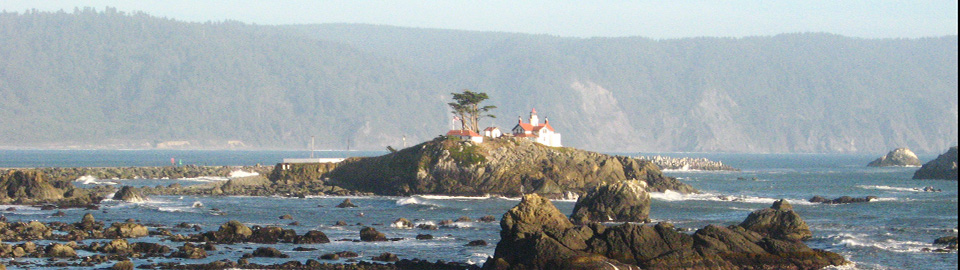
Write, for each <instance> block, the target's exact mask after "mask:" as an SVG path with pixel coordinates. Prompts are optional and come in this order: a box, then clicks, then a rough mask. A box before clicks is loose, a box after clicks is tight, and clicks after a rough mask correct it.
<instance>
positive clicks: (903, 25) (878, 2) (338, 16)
mask: <svg viewBox="0 0 960 270" xmlns="http://www.w3.org/2000/svg"><path fill="white" fill-rule="evenodd" d="M957 2H958V1H956V0H953V1H943V0H905V1H885V0H873V1H864V0H830V1H823V0H798V1H795V0H727V1H706V0H675V1H647V0H633V1H626V0H619V1H618V0H595V1H568V0H555V1H517V0H510V1H501V0H483V1H480V0H474V1H466V0H444V1H422V0H393V1H380V0H313V1H309V0H286V1H249V0H235V1H223V0H162V1H156V0H136V1H134V0H123V1H120V0H87V1H77V0H72V1H67V0H63V1H60V0H42V1H37V0H2V1H0V10H5V11H7V12H20V13H22V12H24V11H26V10H28V9H37V10H39V11H58V10H64V11H66V12H72V11H73V9H74V8H75V7H80V8H83V7H93V8H96V9H97V10H103V8H104V7H114V8H117V9H118V10H120V11H125V12H134V11H143V12H145V13H147V14H150V15H153V16H157V17H166V18H171V19H176V20H181V21H191V22H206V21H223V20H235V21H241V22H245V23H251V24H260V25H276V24H315V23H364V24H377V25H392V26H402V27H419V28H441V29H457V30H475V31H498V32H517V33H529V34H548V35H555V36H564V37H623V36H641V37H648V38H682V37H703V36H709V37H744V36H770V35H776V34H781V33H797V32H827V33H833V34H839V35H844V36H851V37H862V38H916V37H930V36H943V35H957Z"/></svg>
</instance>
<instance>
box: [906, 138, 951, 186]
mask: <svg viewBox="0 0 960 270" xmlns="http://www.w3.org/2000/svg"><path fill="white" fill-rule="evenodd" d="M913 179H941V180H954V181H957V147H956V146H954V147H950V150H947V152H946V153H943V154H941V155H940V156H937V158H936V159H934V160H931V161H930V162H927V163H926V164H923V167H920V169H919V170H917V172H916V173H914V174H913Z"/></svg>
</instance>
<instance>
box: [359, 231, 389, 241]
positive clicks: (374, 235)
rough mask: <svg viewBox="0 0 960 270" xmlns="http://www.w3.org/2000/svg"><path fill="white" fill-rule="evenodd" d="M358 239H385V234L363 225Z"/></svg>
mask: <svg viewBox="0 0 960 270" xmlns="http://www.w3.org/2000/svg"><path fill="white" fill-rule="evenodd" d="M360 241H364V242H373V241H387V236H386V235H384V234H383V233H381V232H378V231H377V230H376V229H374V228H371V227H363V229H361V230H360Z"/></svg>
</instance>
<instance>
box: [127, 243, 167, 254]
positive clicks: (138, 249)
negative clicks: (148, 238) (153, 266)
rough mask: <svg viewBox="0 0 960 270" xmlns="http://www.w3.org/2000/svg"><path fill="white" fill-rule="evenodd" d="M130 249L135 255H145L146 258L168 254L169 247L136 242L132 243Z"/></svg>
mask: <svg viewBox="0 0 960 270" xmlns="http://www.w3.org/2000/svg"><path fill="white" fill-rule="evenodd" d="M130 246H131V249H132V250H133V252H135V253H140V254H145V255H147V256H159V255H161V254H167V253H169V252H170V247H168V246H164V245H161V244H156V243H145V242H138V243H133V244H132V245H130Z"/></svg>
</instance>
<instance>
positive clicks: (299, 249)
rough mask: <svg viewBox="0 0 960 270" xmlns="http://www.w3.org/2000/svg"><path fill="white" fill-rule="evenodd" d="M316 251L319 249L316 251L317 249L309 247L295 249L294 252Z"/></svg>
mask: <svg viewBox="0 0 960 270" xmlns="http://www.w3.org/2000/svg"><path fill="white" fill-rule="evenodd" d="M314 250H317V249H315V248H308V247H295V248H293V251H314Z"/></svg>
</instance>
